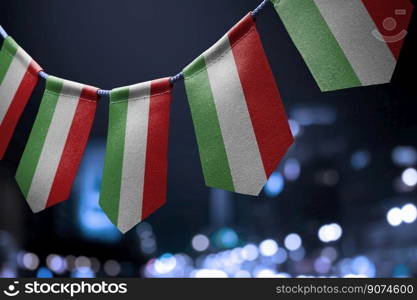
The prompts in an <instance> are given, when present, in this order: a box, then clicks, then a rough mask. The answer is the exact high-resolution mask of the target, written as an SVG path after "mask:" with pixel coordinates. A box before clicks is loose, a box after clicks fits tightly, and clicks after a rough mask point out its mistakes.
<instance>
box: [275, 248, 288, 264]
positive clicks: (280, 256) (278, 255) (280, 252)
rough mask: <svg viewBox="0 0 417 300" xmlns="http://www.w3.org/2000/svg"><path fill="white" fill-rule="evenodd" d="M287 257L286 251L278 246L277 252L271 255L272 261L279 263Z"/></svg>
mask: <svg viewBox="0 0 417 300" xmlns="http://www.w3.org/2000/svg"><path fill="white" fill-rule="evenodd" d="M287 259H288V254H287V251H285V249H284V248H278V251H277V253H276V254H275V255H274V256H273V257H272V260H273V262H274V263H276V264H278V265H280V264H283V263H284V262H286V261H287Z"/></svg>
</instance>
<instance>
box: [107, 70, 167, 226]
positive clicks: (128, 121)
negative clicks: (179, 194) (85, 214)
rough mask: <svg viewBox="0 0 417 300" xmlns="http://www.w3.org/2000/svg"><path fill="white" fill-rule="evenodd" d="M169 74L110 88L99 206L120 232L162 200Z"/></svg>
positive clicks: (164, 186) (151, 210) (165, 161)
mask: <svg viewBox="0 0 417 300" xmlns="http://www.w3.org/2000/svg"><path fill="white" fill-rule="evenodd" d="M170 104H171V82H170V79H169V78H165V79H159V80H154V81H150V82H146V83H140V84H137V85H133V86H128V87H122V88H118V89H115V90H113V91H112V92H111V94H110V116H109V133H108V138H107V150H106V157H105V164H104V173H103V180H102V186H101V196H100V206H101V207H102V209H103V210H104V212H105V213H106V214H107V216H108V217H109V219H110V220H111V221H112V222H113V224H115V225H116V226H117V228H119V230H120V231H121V232H123V233H125V232H127V231H129V230H130V229H132V228H133V227H134V226H135V225H137V224H138V223H140V222H141V221H143V220H144V219H146V218H147V217H148V216H150V215H151V214H152V213H154V212H155V211H156V210H157V209H159V208H160V207H161V206H163V205H164V204H165V202H166V185H167V170H168V158H167V156H168V128H169V112H170Z"/></svg>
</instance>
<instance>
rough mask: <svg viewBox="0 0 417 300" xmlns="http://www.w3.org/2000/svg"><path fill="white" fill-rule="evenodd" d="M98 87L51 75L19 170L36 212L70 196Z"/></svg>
mask: <svg viewBox="0 0 417 300" xmlns="http://www.w3.org/2000/svg"><path fill="white" fill-rule="evenodd" d="M97 90H98V89H97V88H94V87H90V86H87V85H83V84H79V83H75V82H72V81H67V80H63V79H59V78H56V77H52V76H50V77H48V79H47V81H46V89H45V93H44V95H43V98H42V102H41V105H40V108H39V112H38V115H37V117H36V120H35V123H34V125H33V128H32V132H31V134H30V136H29V140H28V142H27V145H26V148H25V151H24V153H23V156H22V159H21V161H20V164H19V167H18V169H17V173H16V180H17V183H18V184H19V186H20V189H21V190H22V192H23V195H24V196H25V198H26V200H27V202H28V203H29V206H30V207H31V209H32V210H33V212H35V213H36V212H39V211H42V210H44V209H45V208H48V207H51V206H53V205H56V204H58V203H60V202H62V201H65V200H67V199H68V197H69V195H70V192H71V187H72V184H73V181H74V179H75V176H76V173H77V170H78V167H79V165H80V162H81V158H82V155H83V153H84V149H85V146H86V144H87V140H88V136H89V134H90V130H91V126H92V124H93V120H94V115H95V112H96V107H97V100H98V95H97Z"/></svg>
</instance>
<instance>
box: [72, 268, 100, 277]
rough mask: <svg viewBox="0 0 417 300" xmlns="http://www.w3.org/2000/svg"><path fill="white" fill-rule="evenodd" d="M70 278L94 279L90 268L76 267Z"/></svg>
mask: <svg viewBox="0 0 417 300" xmlns="http://www.w3.org/2000/svg"><path fill="white" fill-rule="evenodd" d="M71 277H72V278H94V277H95V274H94V272H93V270H92V269H91V268H90V267H78V268H75V270H74V271H72V273H71Z"/></svg>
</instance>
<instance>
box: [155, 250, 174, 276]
mask: <svg viewBox="0 0 417 300" xmlns="http://www.w3.org/2000/svg"><path fill="white" fill-rule="evenodd" d="M176 265H177V259H176V257H175V256H174V255H172V254H171V253H166V254H163V255H162V256H161V257H160V258H158V259H157V260H156V261H155V270H156V272H158V273H159V274H167V273H169V272H171V271H172V270H174V268H175V266H176Z"/></svg>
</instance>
